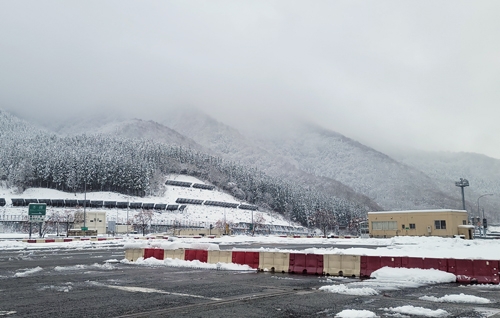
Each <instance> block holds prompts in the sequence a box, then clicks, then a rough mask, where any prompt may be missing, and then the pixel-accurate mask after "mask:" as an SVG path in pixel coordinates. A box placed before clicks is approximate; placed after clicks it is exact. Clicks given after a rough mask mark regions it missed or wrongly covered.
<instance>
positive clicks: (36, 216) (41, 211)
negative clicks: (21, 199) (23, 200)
mask: <svg viewBox="0 0 500 318" xmlns="http://www.w3.org/2000/svg"><path fill="white" fill-rule="evenodd" d="M46 212H47V204H46V203H30V204H29V205H28V216H29V222H30V239H31V226H32V223H33V222H38V223H42V222H43V221H44V220H45V214H46ZM40 231H41V227H40Z"/></svg>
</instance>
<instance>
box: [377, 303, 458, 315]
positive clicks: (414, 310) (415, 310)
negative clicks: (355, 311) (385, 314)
mask: <svg viewBox="0 0 500 318" xmlns="http://www.w3.org/2000/svg"><path fill="white" fill-rule="evenodd" d="M384 311H391V312H394V313H398V314H404V315H414V316H420V317H446V316H448V315H449V313H448V312H447V311H446V310H443V309H436V310H432V309H428V308H424V307H415V306H399V307H391V308H384Z"/></svg>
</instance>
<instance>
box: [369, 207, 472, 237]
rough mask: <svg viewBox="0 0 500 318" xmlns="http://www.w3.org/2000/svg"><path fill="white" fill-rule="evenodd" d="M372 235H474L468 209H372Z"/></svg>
mask: <svg viewBox="0 0 500 318" xmlns="http://www.w3.org/2000/svg"><path fill="white" fill-rule="evenodd" d="M368 226H369V232H370V237H393V236H441V237H453V236H455V235H463V237H464V238H466V239H472V238H473V232H474V226H472V225H468V224H467V211H464V210H444V209H443V210H411V211H383V212H368Z"/></svg>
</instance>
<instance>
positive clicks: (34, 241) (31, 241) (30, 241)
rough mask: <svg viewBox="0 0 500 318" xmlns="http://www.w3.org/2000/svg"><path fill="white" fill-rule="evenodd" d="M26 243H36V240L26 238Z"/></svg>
mask: <svg viewBox="0 0 500 318" xmlns="http://www.w3.org/2000/svg"><path fill="white" fill-rule="evenodd" d="M28 243H36V240H28Z"/></svg>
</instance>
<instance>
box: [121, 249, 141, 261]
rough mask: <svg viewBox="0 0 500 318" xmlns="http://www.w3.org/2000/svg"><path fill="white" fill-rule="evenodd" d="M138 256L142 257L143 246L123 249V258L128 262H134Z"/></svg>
mask: <svg viewBox="0 0 500 318" xmlns="http://www.w3.org/2000/svg"><path fill="white" fill-rule="evenodd" d="M139 257H144V249H143V248H133V249H128V250H125V259H127V260H129V261H130V262H135V261H137V259H138V258H139Z"/></svg>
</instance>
